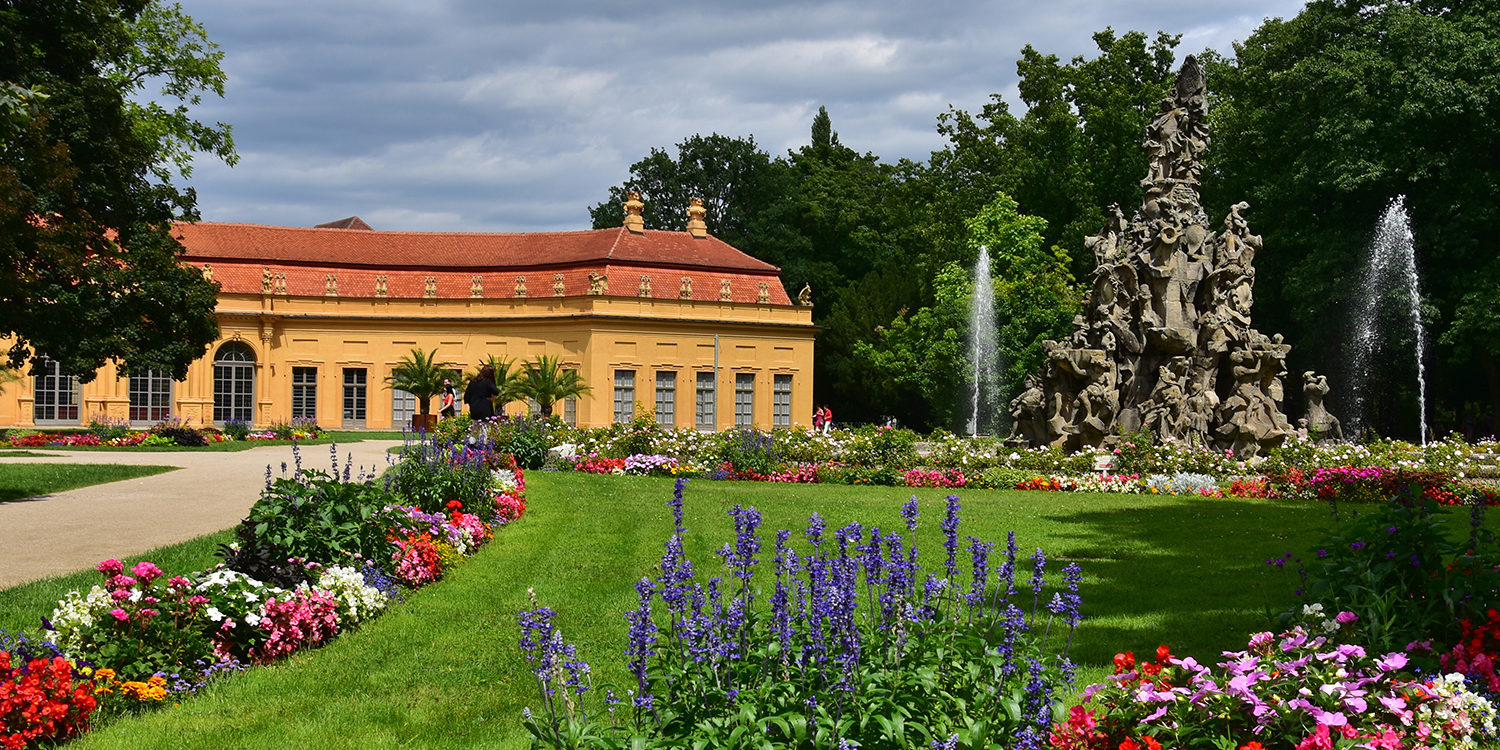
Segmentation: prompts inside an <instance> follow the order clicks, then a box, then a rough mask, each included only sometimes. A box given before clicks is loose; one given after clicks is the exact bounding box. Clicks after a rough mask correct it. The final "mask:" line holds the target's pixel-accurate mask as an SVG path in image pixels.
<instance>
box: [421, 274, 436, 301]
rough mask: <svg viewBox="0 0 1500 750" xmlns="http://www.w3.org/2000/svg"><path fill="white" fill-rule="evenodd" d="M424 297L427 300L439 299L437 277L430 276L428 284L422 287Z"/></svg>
mask: <svg viewBox="0 0 1500 750" xmlns="http://www.w3.org/2000/svg"><path fill="white" fill-rule="evenodd" d="M422 296H423V297H425V298H427V299H437V277H436V276H428V277H427V283H426V284H425V285H424V286H423V287H422Z"/></svg>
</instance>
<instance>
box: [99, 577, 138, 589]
mask: <svg viewBox="0 0 1500 750" xmlns="http://www.w3.org/2000/svg"><path fill="white" fill-rule="evenodd" d="M104 585H106V586H108V587H110V588H112V589H128V588H130V587H131V586H134V585H135V579H134V578H131V577H130V576H127V575H115V576H112V577H110V579H109V580H108V581H105V582H104Z"/></svg>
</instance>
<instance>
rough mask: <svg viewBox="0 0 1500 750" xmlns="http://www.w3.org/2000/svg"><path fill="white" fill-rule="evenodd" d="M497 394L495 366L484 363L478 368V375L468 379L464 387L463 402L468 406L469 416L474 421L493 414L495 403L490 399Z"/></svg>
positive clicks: (498, 390) (498, 392)
mask: <svg viewBox="0 0 1500 750" xmlns="http://www.w3.org/2000/svg"><path fill="white" fill-rule="evenodd" d="M499 395H500V388H499V386H496V385H495V368H494V367H491V366H489V365H485V366H484V367H482V368H480V370H479V377H477V378H474V379H473V380H470V381H469V387H467V388H465V389H464V403H465V404H467V405H468V406H469V416H470V417H471V418H472V419H473V420H474V421H476V422H478V421H479V420H481V419H489V418H490V417H493V416H495V403H494V401H493V400H492V399H494V398H495V397H497V396H499Z"/></svg>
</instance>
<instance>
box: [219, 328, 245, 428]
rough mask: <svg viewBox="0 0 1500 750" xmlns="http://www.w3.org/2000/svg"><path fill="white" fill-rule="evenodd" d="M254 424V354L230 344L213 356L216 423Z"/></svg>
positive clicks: (235, 342) (241, 346)
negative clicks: (237, 421) (237, 422)
mask: <svg viewBox="0 0 1500 750" xmlns="http://www.w3.org/2000/svg"><path fill="white" fill-rule="evenodd" d="M230 420H239V421H241V422H245V423H247V424H253V423H254V422H255V352H253V351H251V349H250V347H249V346H246V345H245V344H243V343H241V342H239V341H231V342H229V343H227V344H225V345H223V346H221V347H219V353H218V354H217V355H215V356H214V422H215V423H218V424H223V423H225V422H228V421H230Z"/></svg>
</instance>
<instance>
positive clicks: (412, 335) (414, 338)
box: [0, 294, 816, 429]
mask: <svg viewBox="0 0 1500 750" xmlns="http://www.w3.org/2000/svg"><path fill="white" fill-rule="evenodd" d="M218 318H219V326H220V341H218V342H216V343H215V344H214V345H213V346H212V347H210V348H209V351H208V353H207V354H206V355H205V356H204V357H203V358H202V359H199V360H198V361H196V362H194V363H193V364H192V365H191V366H190V367H189V369H188V374H187V378H186V379H185V380H183V381H180V382H177V383H175V384H174V385H173V393H172V413H173V415H175V416H178V417H181V418H184V419H185V420H187V421H188V422H189V423H190V424H194V425H205V424H211V423H212V421H213V389H214V383H213V379H214V365H213V360H214V358H215V357H216V356H217V354H218V352H219V351H220V348H221V347H222V346H223V345H224V344H226V343H228V342H231V341H238V342H240V343H242V344H244V345H246V346H248V347H249V348H250V350H251V351H253V352H254V356H255V365H254V368H255V403H254V420H253V421H254V423H255V425H256V426H257V427H264V426H269V425H271V424H274V423H277V422H286V421H290V419H291V413H292V412H291V401H292V368H293V367H316V368H317V418H318V424H320V425H322V426H323V427H328V428H344V427H349V426H353V425H347V424H346V423H345V420H344V415H343V410H342V395H343V382H342V378H343V370H344V369H345V368H363V369H364V370H365V371H366V418H365V420H364V424H363V426H364V427H366V428H369V429H392V428H394V429H400V428H401V427H402V426H404V425H393V424H392V407H393V403H392V395H393V394H392V392H391V390H390V389H389V388H387V387H386V386H385V385H384V379H385V377H386V376H387V375H388V374H389V373H390V370H391V368H392V367H393V366H395V365H396V364H397V362H398V360H399V359H400V358H401V357H402V356H403V355H407V354H409V353H410V352H411V350H412V349H413V348H419V349H422V350H423V351H427V352H431V351H432V350H434V349H436V350H437V357H438V358H439V359H440V360H446V361H450V362H453V363H454V364H455V365H457V366H458V367H459V368H461V369H462V370H464V371H472V370H473V369H474V367H475V366H476V365H477V364H478V363H479V362H480V361H481V360H483V359H485V358H486V357H488V356H489V355H495V356H497V357H509V358H510V359H512V360H513V361H516V362H521V361H524V360H527V359H530V358H532V357H534V356H536V355H541V354H546V355H550V356H557V357H560V358H561V360H562V363H563V364H564V366H566V367H576V368H578V369H579V371H580V374H581V375H582V376H583V379H584V382H585V383H586V384H588V385H589V386H590V387H591V388H592V391H591V392H590V393H589V394H588V395H586V396H584V397H583V398H581V399H579V402H578V406H577V422H578V424H579V425H580V426H599V425H605V424H609V423H610V422H611V421H612V420H613V419H614V416H615V415H614V402H615V399H614V396H615V393H614V383H615V373H616V371H619V370H627V371H633V372H634V373H635V399H634V400H635V401H637V402H639V403H640V404H641V405H642V407H643V408H645V409H648V410H650V409H654V406H655V385H656V373H657V372H659V371H671V372H676V373H677V376H676V377H677V383H676V399H675V402H674V406H675V412H676V413H675V419H674V423H675V425H676V426H678V427H693V426H694V416H695V413H696V392H695V382H696V374H697V373H698V372H707V371H716V372H717V373H718V377H717V388H716V393H715V396H716V417H717V419H716V422H717V424H716V427H717V428H719V429H723V428H726V427H730V426H733V425H734V421H735V388H734V386H735V377H736V375H738V374H740V373H745V374H750V375H753V377H754V386H755V387H754V411H753V414H754V423H755V424H756V425H759V426H762V427H769V426H771V425H772V423H773V414H772V390H773V380H774V377H775V376H776V375H778V374H779V375H790V376H791V377H792V395H791V422H792V423H793V424H808V423H809V422H810V421H811V414H812V410H813V404H812V377H813V370H812V359H813V337H814V335H815V333H816V328H815V327H814V326H813V325H812V323H811V308H807V307H796V306H789V305H764V304H750V303H737V302H706V301H694V300H664V299H649V298H638V297H610V296H582V297H551V298H514V299H383V298H382V299H369V298H365V299H361V298H350V297H289V296H280V295H237V294H221V295H220V298H219V307H218ZM716 357H717V370H715V364H716ZM118 375H119V373H117V372H116V371H115V368H114V366H112V365H110V366H106V367H105V368H104V369H103V370H101V371H100V373H99V377H97V378H96V379H95V380H94V381H93V382H91V383H88V384H86V385H83V386H82V387H81V398H82V401H81V408H80V409H79V412H80V414H79V418H78V420H77V424H79V425H87V424H88V423H89V422H90V421H91V420H94V419H98V418H101V417H111V418H114V419H124V418H126V417H127V415H128V413H129V406H130V399H129V391H128V383H129V379H128V378H123V377H118ZM433 401H434V403H433V404H432V411H433V412H434V413H435V412H436V411H437V403H436V401H437V399H434V400H433ZM32 406H33V399H32V379H31V378H30V377H27V378H24V379H23V380H22V381H21V382H20V383H11V384H9V385H6V386H3V391H0V424H3V425H9V426H32V425H33V424H34V422H33V419H32V416H33V409H32ZM562 408H563V406H562V404H558V405H557V407H556V409H557V411H558V413H559V414H560V413H561V410H562ZM508 411H509V412H511V413H522V412H524V411H525V404H524V403H513V404H511V405H510V406H509V407H508ZM48 426H53V425H48Z"/></svg>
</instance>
